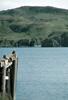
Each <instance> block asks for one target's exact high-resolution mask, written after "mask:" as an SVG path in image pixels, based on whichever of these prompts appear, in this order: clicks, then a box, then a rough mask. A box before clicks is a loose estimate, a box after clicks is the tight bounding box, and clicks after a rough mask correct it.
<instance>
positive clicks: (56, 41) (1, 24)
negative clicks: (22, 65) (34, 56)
mask: <svg viewBox="0 0 68 100" xmlns="http://www.w3.org/2000/svg"><path fill="white" fill-rule="evenodd" d="M64 33H65V35H66V36H65V35H64ZM67 34H68V10H65V9H59V8H54V7H29V6H26V7H20V8H16V9H12V10H7V11H1V12H0V46H2V47H3V46H5V47H12V46H34V45H42V46H44V47H48V46H51V47H53V46H68V41H67V40H68V35H67ZM27 42H28V43H27ZM61 42H62V43H61Z"/></svg>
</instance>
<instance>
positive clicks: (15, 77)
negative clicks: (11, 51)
mask: <svg viewBox="0 0 68 100" xmlns="http://www.w3.org/2000/svg"><path fill="white" fill-rule="evenodd" d="M17 68H18V58H16V60H15V73H14V90H13V100H16V79H17Z"/></svg>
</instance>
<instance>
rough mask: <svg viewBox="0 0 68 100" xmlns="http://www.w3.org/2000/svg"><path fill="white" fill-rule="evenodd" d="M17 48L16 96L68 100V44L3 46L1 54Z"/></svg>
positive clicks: (29, 99)
mask: <svg viewBox="0 0 68 100" xmlns="http://www.w3.org/2000/svg"><path fill="white" fill-rule="evenodd" d="M12 50H16V52H17V55H18V62H19V63H18V73H17V85H16V100H68V48H5V49H4V48H1V49H0V57H2V55H3V54H4V53H7V54H9V53H10V52H11V51H12Z"/></svg>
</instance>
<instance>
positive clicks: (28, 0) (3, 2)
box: [0, 0, 68, 11]
mask: <svg viewBox="0 0 68 100" xmlns="http://www.w3.org/2000/svg"><path fill="white" fill-rule="evenodd" d="M20 6H54V7H58V8H64V9H68V0H0V11H1V10H6V9H12V8H17V7H20Z"/></svg>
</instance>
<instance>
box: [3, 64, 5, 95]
mask: <svg viewBox="0 0 68 100" xmlns="http://www.w3.org/2000/svg"><path fill="white" fill-rule="evenodd" d="M5 76H6V66H5V64H4V67H3V95H4V94H5V92H6V87H5V86H6V79H5Z"/></svg>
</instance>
